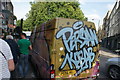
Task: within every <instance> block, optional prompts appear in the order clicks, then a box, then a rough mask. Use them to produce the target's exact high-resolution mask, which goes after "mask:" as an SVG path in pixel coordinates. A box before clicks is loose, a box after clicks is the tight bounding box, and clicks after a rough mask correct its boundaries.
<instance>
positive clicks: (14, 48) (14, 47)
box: [5, 35, 20, 78]
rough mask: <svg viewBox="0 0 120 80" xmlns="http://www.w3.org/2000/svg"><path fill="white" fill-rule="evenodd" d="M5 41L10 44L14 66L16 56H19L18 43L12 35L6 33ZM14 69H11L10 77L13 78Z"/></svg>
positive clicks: (14, 74) (16, 60) (14, 75)
mask: <svg viewBox="0 0 120 80" xmlns="http://www.w3.org/2000/svg"><path fill="white" fill-rule="evenodd" d="M5 41H6V42H7V43H8V44H9V46H10V49H11V51H12V55H13V60H14V63H15V66H16V64H17V62H18V57H19V56H20V52H19V47H18V44H17V43H16V42H15V41H14V40H13V36H12V35H7V36H6V40H5ZM15 70H16V69H15ZM15 70H14V71H11V78H15V77H16V76H17V75H16V72H15Z"/></svg>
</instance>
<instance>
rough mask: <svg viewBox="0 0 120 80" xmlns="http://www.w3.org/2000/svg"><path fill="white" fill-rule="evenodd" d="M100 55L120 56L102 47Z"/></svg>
mask: <svg viewBox="0 0 120 80" xmlns="http://www.w3.org/2000/svg"><path fill="white" fill-rule="evenodd" d="M99 53H100V55H103V56H106V57H111V58H112V57H120V55H118V54H116V53H115V52H113V51H111V50H108V49H107V48H104V47H101V48H100V51H99Z"/></svg>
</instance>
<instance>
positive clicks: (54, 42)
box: [31, 18, 99, 79]
mask: <svg viewBox="0 0 120 80" xmlns="http://www.w3.org/2000/svg"><path fill="white" fill-rule="evenodd" d="M33 34H34V35H33V37H34V38H33V40H34V42H33V51H32V54H31V56H32V58H31V60H32V62H33V63H34V66H35V68H36V69H37V72H38V75H39V76H40V77H41V78H51V79H58V78H59V79H66V78H71V79H76V78H79V79H88V78H95V77H97V76H98V74H99V60H98V56H99V53H98V52H99V42H98V39H97V34H96V29H95V25H94V23H92V22H88V21H78V20H75V19H65V18H55V19H53V20H50V21H49V22H46V23H43V24H42V25H41V26H38V27H37V28H36V31H35V33H33Z"/></svg>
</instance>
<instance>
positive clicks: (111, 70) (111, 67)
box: [105, 57, 120, 80]
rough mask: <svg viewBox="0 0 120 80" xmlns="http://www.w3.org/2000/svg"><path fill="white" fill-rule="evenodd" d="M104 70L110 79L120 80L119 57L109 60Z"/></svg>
mask: <svg viewBox="0 0 120 80" xmlns="http://www.w3.org/2000/svg"><path fill="white" fill-rule="evenodd" d="M105 68H106V69H105V70H107V74H108V76H109V77H110V78H112V79H114V80H116V79H117V80H118V79H119V80H120V57H115V58H109V59H108V60H107V62H106V67H105Z"/></svg>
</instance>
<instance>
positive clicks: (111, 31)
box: [103, 0, 120, 50]
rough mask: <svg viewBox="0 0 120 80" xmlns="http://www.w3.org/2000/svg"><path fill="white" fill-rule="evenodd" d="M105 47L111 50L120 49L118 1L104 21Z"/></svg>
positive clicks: (119, 11)
mask: <svg viewBox="0 0 120 80" xmlns="http://www.w3.org/2000/svg"><path fill="white" fill-rule="evenodd" d="M103 31H104V32H105V35H104V38H103V46H104V47H106V48H108V49H111V50H118V49H120V1H119V0H118V1H117V2H116V3H115V5H114V7H113V9H112V11H108V13H107V15H106V16H105V18H104V20H103Z"/></svg>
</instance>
